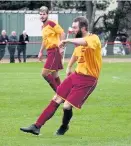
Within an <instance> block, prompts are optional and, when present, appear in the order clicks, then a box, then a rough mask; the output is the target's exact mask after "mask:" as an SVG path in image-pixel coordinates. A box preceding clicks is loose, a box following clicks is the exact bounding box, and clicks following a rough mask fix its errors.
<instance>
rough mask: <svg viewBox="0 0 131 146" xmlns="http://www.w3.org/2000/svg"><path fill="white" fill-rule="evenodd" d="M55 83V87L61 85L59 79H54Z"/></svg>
mask: <svg viewBox="0 0 131 146" xmlns="http://www.w3.org/2000/svg"><path fill="white" fill-rule="evenodd" d="M55 81H56V83H57V86H59V85H60V83H61V81H60V78H59V77H57V78H55Z"/></svg>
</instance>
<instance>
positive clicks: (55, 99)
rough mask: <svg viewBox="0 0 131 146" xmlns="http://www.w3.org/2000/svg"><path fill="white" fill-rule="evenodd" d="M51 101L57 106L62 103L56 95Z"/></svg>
mask: <svg viewBox="0 0 131 146" xmlns="http://www.w3.org/2000/svg"><path fill="white" fill-rule="evenodd" d="M53 100H54V101H55V102H56V103H58V104H61V103H62V102H63V100H62V99H61V98H60V97H59V96H57V94H56V95H55V96H54V97H53Z"/></svg>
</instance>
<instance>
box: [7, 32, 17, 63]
mask: <svg viewBox="0 0 131 146" xmlns="http://www.w3.org/2000/svg"><path fill="white" fill-rule="evenodd" d="M9 42H10V43H9V46H8V50H9V54H10V63H15V57H14V56H15V50H16V47H17V43H18V38H17V36H16V32H15V31H12V32H11V35H10V37H9Z"/></svg>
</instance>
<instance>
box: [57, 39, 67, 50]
mask: <svg viewBox="0 0 131 146" xmlns="http://www.w3.org/2000/svg"><path fill="white" fill-rule="evenodd" d="M65 44H66V40H61V41H60V43H59V45H58V47H59V48H64V47H65Z"/></svg>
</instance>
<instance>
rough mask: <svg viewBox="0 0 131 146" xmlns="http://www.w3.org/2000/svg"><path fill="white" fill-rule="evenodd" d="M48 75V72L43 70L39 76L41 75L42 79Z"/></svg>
mask: <svg viewBox="0 0 131 146" xmlns="http://www.w3.org/2000/svg"><path fill="white" fill-rule="evenodd" d="M49 73H50V72H49V71H48V70H45V69H43V70H42V73H41V75H42V76H43V77H46V76H48V74H49Z"/></svg>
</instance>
